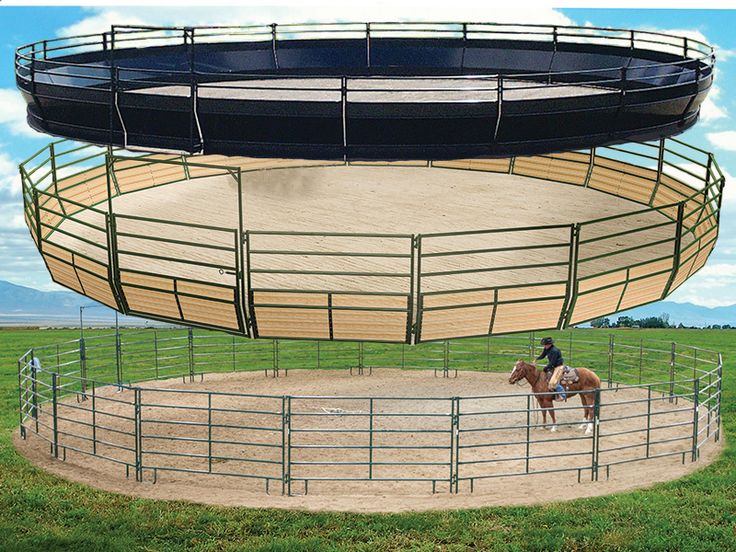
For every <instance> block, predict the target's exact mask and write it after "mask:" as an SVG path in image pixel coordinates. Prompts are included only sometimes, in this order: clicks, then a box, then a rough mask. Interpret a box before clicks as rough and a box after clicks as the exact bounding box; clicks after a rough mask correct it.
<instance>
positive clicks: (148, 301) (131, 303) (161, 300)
mask: <svg viewBox="0 0 736 552" xmlns="http://www.w3.org/2000/svg"><path fill="white" fill-rule="evenodd" d="M123 294H124V295H125V300H126V301H127V303H128V307H130V309H131V310H134V311H137V312H141V313H145V314H155V315H158V316H165V317H168V318H174V319H179V318H181V317H180V315H179V307H178V306H177V305H176V298H175V297H174V295H173V294H171V293H164V292H162V291H152V290H147V289H139V288H134V287H130V286H125V285H124V286H123Z"/></svg>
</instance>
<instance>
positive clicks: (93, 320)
mask: <svg viewBox="0 0 736 552" xmlns="http://www.w3.org/2000/svg"><path fill="white" fill-rule="evenodd" d="M97 304H98V303H95V302H94V301H92V300H91V299H89V298H87V297H84V296H82V295H79V294H78V293H74V292H72V291H40V290H37V289H33V288H29V287H26V286H19V285H17V284H11V283H10V282H6V281H4V280H0V325H3V326H11V325H12V326H16V325H42V326H62V325H77V324H79V307H80V305H97ZM665 312H666V313H667V314H669V315H670V323H671V324H674V325H677V324H680V323H683V324H684V325H685V326H710V325H712V324H719V325H721V326H722V325H724V324H730V325H731V326H736V305H731V306H728V307H716V308H708V307H701V306H699V305H693V304H692V303H673V302H672V301H660V302H658V303H652V304H650V305H645V306H643V307H637V308H635V309H631V310H628V311H624V312H620V313H618V314H613V315H610V316H608V318H610V319H611V321H612V322H613V321H614V320H616V319H617V318H618V317H619V316H631V317H633V318H635V319H636V318H646V317H649V316H660V315H661V314H662V313H665ZM84 319H85V322H88V323H90V324H99V325H103V324H104V325H107V324H111V323H113V322H114V320H115V311H113V310H112V309H109V308H107V307H104V306H100V307H99V308H95V309H91V310H89V311H85V313H84ZM120 320H121V323H122V324H128V325H143V324H145V323H146V321H145V320H143V319H141V318H135V317H124V316H123V317H121V319H120ZM148 324H149V325H160V323H156V322H150V321H149V322H148Z"/></svg>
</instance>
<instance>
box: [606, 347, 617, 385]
mask: <svg viewBox="0 0 736 552" xmlns="http://www.w3.org/2000/svg"><path fill="white" fill-rule="evenodd" d="M615 347H616V342H615V340H614V336H613V334H611V335H609V336H608V388H609V389H610V388H611V387H612V386H613V353H614V349H615Z"/></svg>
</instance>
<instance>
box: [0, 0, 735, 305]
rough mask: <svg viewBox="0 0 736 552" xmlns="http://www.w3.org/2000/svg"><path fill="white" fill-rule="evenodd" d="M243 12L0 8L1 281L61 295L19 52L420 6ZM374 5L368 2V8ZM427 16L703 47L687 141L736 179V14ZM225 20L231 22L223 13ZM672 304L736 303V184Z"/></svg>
mask: <svg viewBox="0 0 736 552" xmlns="http://www.w3.org/2000/svg"><path fill="white" fill-rule="evenodd" d="M344 4H345V5H325V6H319V5H317V6H315V5H292V6H284V5H281V6H244V7H230V8H228V9H227V10H222V9H217V10H213V9H211V8H210V7H185V8H175V7H172V6H167V7H152V8H148V7H146V8H143V7H135V6H129V7H98V8H77V7H43V8H36V7H0V279H2V280H8V281H11V282H14V283H17V284H22V285H29V286H32V287H37V288H39V289H56V288H57V287H58V286H56V285H55V284H53V283H52V282H51V279H50V277H49V275H48V273H47V271H46V269H45V267H44V265H43V262H42V261H41V259H40V256H39V255H38V253H37V252H36V251H35V248H34V246H33V243H32V242H31V239H30V237H29V235H28V231H27V229H26V228H25V226H24V224H23V221H22V217H21V197H20V179H19V177H18V175H17V164H18V163H19V162H20V161H22V160H23V159H25V158H26V157H28V156H29V155H31V154H33V153H34V152H35V151H36V150H38V149H40V148H41V147H43V146H44V145H45V144H46V143H47V142H48V141H49V140H50V138H49V137H48V136H44V135H40V134H36V133H34V132H33V131H31V130H30V129H29V128H28V127H27V125H26V124H25V120H24V118H25V113H24V112H25V107H24V104H23V102H22V100H21V99H20V95H19V94H18V93H17V92H16V90H15V82H14V76H13V51H14V49H15V47H17V46H18V45H20V44H25V43H28V42H33V41H35V40H39V39H44V38H51V37H55V36H62V35H73V34H85V33H92V32H101V31H103V30H109V27H110V25H111V24H112V23H116V24H125V23H127V24H142V23H147V24H161V25H197V24H228V25H233V24H243V25H245V24H252V23H270V22H273V21H277V22H281V23H286V22H304V21H310V20H311V21H332V20H351V21H368V20H373V21H376V20H383V21H389V20H408V19H413V18H416V8H415V7H405V6H400V5H399V6H397V5H395V4H394V3H388V2H381V3H378V4H371V5H370V6H369V5H359V6H351V5H349V3H347V2H346V3H344ZM366 4H367V3H366ZM447 4H448V5H447V6H438V7H432V8H428V9H427V10H425V12H424V13H423V15H422V18H423V19H425V20H435V21H462V20H467V21H504V22H519V21H524V22H538V23H557V24H578V25H585V24H592V25H595V26H601V27H623V28H635V29H646V30H663V31H670V32H673V33H676V34H687V35H689V36H692V37H697V38H701V39H705V40H706V41H707V42H709V43H711V44H713V45H715V46H716V47H717V48H718V50H717V56H718V61H717V74H716V85H715V86H714V88H713V90H712V91H711V94H710V97H709V100H708V101H707V103H706V104H705V105H704V108H703V111H702V116H701V121H700V122H699V124H698V125H696V127H695V128H693V129H691V130H689V131H687V132H686V133H685V134H683V135H682V138H683V139H684V140H685V141H688V142H690V143H693V144H695V145H698V146H701V147H704V148H705V149H708V150H711V151H713V152H715V153H716V156H717V159H718V162H719V164H720V165H721V167H722V169H723V170H724V172H726V173H727V175H729V174H733V175H736V36H734V29H736V10H733V11H723V10H693V9H690V10H630V9H626V10H611V9H563V10H555V9H551V8H543V7H535V8H534V9H530V8H528V7H520V8H516V9H505V10H503V11H499V10H498V8H496V7H494V6H493V5H492V3H490V2H488V3H486V5H485V6H478V5H477V4H476V5H473V4H467V5H464V4H462V3H454V4H452V5H449V4H450V3H447ZM225 12H227V17H226V18H225V17H224V16H223V14H224V13H225ZM670 299H671V300H675V301H680V302H685V301H688V302H692V303H696V304H700V305H706V306H720V305H729V304H736V182H734V181H729V182H727V184H726V197H725V200H724V203H723V212H722V216H721V235H720V238H719V243H718V246H717V248H716V250H715V252H714V253H713V255H712V256H711V258H710V261H709V263H708V265H707V266H706V267H705V268H704V269H703V270H701V272H700V273H698V274H697V275H696V276H695V277H693V278H692V279H691V280H689V281H688V282H686V283H685V284H684V285H683V286H682V287H681V288H680V289H678V290H677V291H676V292H675V293H674V294H673V295H672V296H671V297H670Z"/></svg>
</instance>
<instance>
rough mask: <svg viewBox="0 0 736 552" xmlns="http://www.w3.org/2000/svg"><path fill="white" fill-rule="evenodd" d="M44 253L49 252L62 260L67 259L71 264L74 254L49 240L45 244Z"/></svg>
mask: <svg viewBox="0 0 736 552" xmlns="http://www.w3.org/2000/svg"><path fill="white" fill-rule="evenodd" d="M43 252H44V255H45V254H46V253H48V254H49V255H53V256H54V257H58V258H59V259H60V260H63V261H66V262H68V263H69V264H71V263H72V254H71V253H70V252H69V251H67V250H66V249H64V248H62V247H57V246H56V245H54V244H53V243H50V242H47V243H44V244H43Z"/></svg>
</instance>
